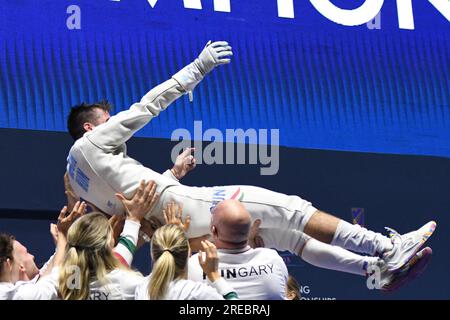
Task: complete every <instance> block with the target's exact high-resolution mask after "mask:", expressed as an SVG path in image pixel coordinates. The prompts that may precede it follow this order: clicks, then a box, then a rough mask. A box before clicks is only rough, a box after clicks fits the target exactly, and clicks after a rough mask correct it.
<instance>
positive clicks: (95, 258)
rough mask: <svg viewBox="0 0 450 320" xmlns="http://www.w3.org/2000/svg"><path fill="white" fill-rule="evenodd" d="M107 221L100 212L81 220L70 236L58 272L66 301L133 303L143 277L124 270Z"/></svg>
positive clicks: (70, 230)
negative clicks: (119, 301) (115, 252)
mask: <svg viewBox="0 0 450 320" xmlns="http://www.w3.org/2000/svg"><path fill="white" fill-rule="evenodd" d="M113 248H114V238H113V232H112V228H111V226H110V224H109V222H108V219H107V218H106V217H105V216H104V215H103V214H102V213H99V212H94V213H90V214H87V215H85V216H83V217H81V218H80V219H78V220H77V221H76V222H75V223H74V224H73V225H72V227H71V228H70V229H69V232H68V233H67V252H66V257H65V260H64V262H63V263H62V265H61V267H60V270H59V283H58V291H59V295H60V297H61V298H62V299H64V300H86V299H89V300H130V299H133V298H134V292H135V290H136V286H137V285H138V284H139V283H141V282H142V278H143V277H142V275H140V274H138V273H136V272H133V271H131V270H129V269H127V268H126V267H125V266H123V265H122V264H121V263H120V262H119V260H118V259H117V258H116V256H115V254H114V250H113Z"/></svg>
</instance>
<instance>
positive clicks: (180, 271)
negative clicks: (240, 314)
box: [136, 205, 237, 300]
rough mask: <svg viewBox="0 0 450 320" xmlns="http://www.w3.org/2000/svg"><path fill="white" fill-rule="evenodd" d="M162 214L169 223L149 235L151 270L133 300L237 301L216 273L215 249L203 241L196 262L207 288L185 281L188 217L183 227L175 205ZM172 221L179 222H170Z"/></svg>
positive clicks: (187, 253)
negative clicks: (198, 264)
mask: <svg viewBox="0 0 450 320" xmlns="http://www.w3.org/2000/svg"><path fill="white" fill-rule="evenodd" d="M164 211H165V212H164V215H165V218H166V221H167V222H169V224H167V225H165V226H163V227H161V228H159V229H158V230H156V232H155V234H154V235H153V238H152V242H151V257H152V261H153V270H152V273H151V274H150V275H149V276H148V277H146V278H145V280H144V281H143V282H142V283H141V285H139V286H138V288H137V289H136V300H224V299H226V300H230V299H237V294H236V292H235V291H234V289H233V288H232V287H231V286H230V285H229V284H228V283H227V282H226V281H225V279H223V278H222V277H221V275H220V273H219V270H218V265H219V260H218V256H217V249H216V247H215V246H214V244H212V243H211V242H209V241H207V240H205V241H202V242H201V247H202V250H201V251H200V252H199V263H200V265H201V267H202V269H203V272H204V273H205V274H206V276H207V277H208V280H209V281H210V285H208V284H204V283H201V282H194V281H191V280H187V275H188V270H187V266H188V264H187V262H188V259H189V257H190V255H191V249H190V247H189V241H188V238H187V237H186V233H185V230H186V229H187V228H188V227H189V218H188V219H187V221H186V223H185V224H183V223H181V208H179V207H177V206H176V205H173V206H171V205H169V206H168V207H167V208H166V210H164ZM175 216H176V217H175ZM174 218H176V219H175V220H178V221H179V222H178V223H176V224H172V223H170V222H172V221H173V220H174Z"/></svg>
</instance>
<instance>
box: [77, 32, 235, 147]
mask: <svg viewBox="0 0 450 320" xmlns="http://www.w3.org/2000/svg"><path fill="white" fill-rule="evenodd" d="M231 55H232V52H231V47H230V46H228V43H227V42H225V41H219V42H214V43H208V44H207V45H206V47H205V48H204V49H203V51H202V52H201V53H200V55H199V57H198V58H197V59H195V60H194V62H192V63H191V64H189V65H187V66H186V67H184V68H183V69H181V70H180V71H179V72H177V73H176V74H175V75H174V76H173V77H172V78H171V79H169V80H167V81H165V82H163V83H162V84H160V85H158V86H157V87H155V88H153V89H152V90H150V91H149V92H148V93H147V94H146V95H145V96H144V97H143V98H142V99H141V101H139V102H137V103H135V104H133V105H132V106H131V107H130V109H129V110H126V111H122V112H120V113H118V114H117V115H115V116H113V117H111V118H110V119H109V121H107V122H106V123H103V124H101V125H99V126H98V127H96V128H95V130H93V131H90V132H89V133H87V134H86V137H87V138H88V139H89V141H91V142H92V143H93V144H94V145H96V146H97V147H99V148H101V149H104V150H108V151H109V150H114V149H116V148H117V147H118V146H120V145H122V144H123V143H125V142H126V141H127V140H128V139H130V138H131V136H132V135H133V134H134V133H135V132H136V131H138V130H139V129H141V128H142V127H143V126H145V125H146V124H147V123H148V122H149V121H150V120H151V119H153V118H154V117H156V116H158V115H159V113H160V112H161V111H162V110H165V109H166V108H167V107H168V106H169V105H170V104H171V103H172V102H173V101H175V100H176V99H178V98H179V97H180V96H182V95H183V94H186V93H187V92H190V91H192V90H194V88H195V87H196V86H197V85H198V84H199V82H200V81H201V80H202V79H203V78H204V76H205V75H206V74H207V73H209V72H211V71H212V70H213V69H214V68H215V67H216V66H218V65H221V64H226V63H229V62H230V59H228V58H227V57H229V56H231Z"/></svg>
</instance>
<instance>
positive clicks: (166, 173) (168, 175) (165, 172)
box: [162, 169, 180, 182]
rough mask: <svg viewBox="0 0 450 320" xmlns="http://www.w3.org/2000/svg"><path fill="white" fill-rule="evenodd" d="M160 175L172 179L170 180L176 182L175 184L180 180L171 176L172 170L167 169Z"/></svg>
mask: <svg viewBox="0 0 450 320" xmlns="http://www.w3.org/2000/svg"><path fill="white" fill-rule="evenodd" d="M162 175H163V176H165V177H167V178H170V179H172V180H175V181H177V182H179V181H180V180H178V179H177V178H176V177H175V176H174V175H173V172H172V170H170V169H167V170H166V171H164V173H163V174H162Z"/></svg>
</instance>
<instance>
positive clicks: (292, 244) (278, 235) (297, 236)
mask: <svg viewBox="0 0 450 320" xmlns="http://www.w3.org/2000/svg"><path fill="white" fill-rule="evenodd" d="M258 234H259V236H260V237H261V238H262V240H263V241H264V247H265V248H271V249H277V250H279V251H289V252H290V253H292V254H295V255H297V256H300V254H299V253H300V251H301V250H302V249H303V247H304V246H305V244H306V242H308V240H310V239H311V237H310V236H308V235H307V234H306V233H303V232H301V231H298V230H281V229H272V228H267V229H266V228H262V229H261V228H260V229H259V233H258Z"/></svg>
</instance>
